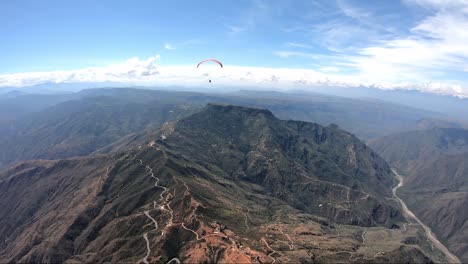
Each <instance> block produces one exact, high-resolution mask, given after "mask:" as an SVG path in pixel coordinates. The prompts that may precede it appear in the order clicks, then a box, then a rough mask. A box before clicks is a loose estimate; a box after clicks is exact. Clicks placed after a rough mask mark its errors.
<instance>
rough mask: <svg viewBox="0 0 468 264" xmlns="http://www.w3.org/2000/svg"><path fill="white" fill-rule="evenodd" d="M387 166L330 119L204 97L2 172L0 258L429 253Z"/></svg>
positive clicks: (398, 257)
mask: <svg viewBox="0 0 468 264" xmlns="http://www.w3.org/2000/svg"><path fill="white" fill-rule="evenodd" d="M394 185H396V181H395V178H394V175H393V173H392V171H391V168H390V167H389V166H388V164H387V163H386V162H385V161H384V160H383V159H382V158H380V157H379V155H378V154H376V153H375V152H374V151H373V150H372V149H370V148H369V147H367V146H366V145H365V144H364V143H363V142H362V141H361V140H360V139H358V138H357V137H355V136H354V135H352V134H350V133H348V132H345V131H343V130H341V129H340V128H339V127H338V126H336V125H328V126H322V125H319V124H316V123H308V122H303V121H291V120H280V119H278V118H277V117H275V116H274V115H273V113H272V112H270V111H268V110H264V109H257V108H248V107H240V106H233V105H220V104H209V105H207V106H205V107H203V108H200V109H198V110H196V111H194V112H193V113H192V114H189V115H186V116H185V117H181V118H178V119H176V120H174V121H167V122H166V123H165V124H163V125H162V127H161V128H159V129H147V130H143V131H141V132H139V133H135V134H132V135H129V136H126V137H123V138H121V139H120V140H118V141H117V142H115V143H114V144H111V145H109V146H107V147H106V148H102V149H100V150H99V151H97V152H96V153H95V154H91V155H87V156H82V157H75V158H66V159H61V160H33V161H25V162H20V163H17V164H16V165H14V166H12V167H10V168H8V169H6V170H4V171H3V172H1V173H0V208H2V209H1V210H0V226H1V227H2V228H1V229H0V237H2V238H3V241H1V242H0V260H1V261H2V262H65V263H77V262H86V263H88V262H93V263H95V262H119V261H121V262H143V263H149V262H168V261H171V260H172V261H176V262H177V261H182V262H197V263H198V262H234V263H239V262H243V263H247V262H252V263H253V262H260V263H274V262H276V261H278V262H302V263H328V262H356V263H363V262H386V263H395V262H411V263H413V262H418V263H421V262H431V261H444V260H445V259H444V256H443V254H441V253H440V252H438V251H437V250H435V249H433V248H431V244H430V243H429V242H428V240H427V239H426V238H425V237H424V233H423V232H422V231H421V229H420V228H418V227H417V226H410V225H406V224H405V219H404V217H403V216H402V214H401V211H400V209H399V205H398V203H397V201H396V200H395V199H394V198H393V196H392V187H393V186H394Z"/></svg>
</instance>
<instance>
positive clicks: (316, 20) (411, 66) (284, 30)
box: [0, 0, 468, 98]
mask: <svg viewBox="0 0 468 264" xmlns="http://www.w3.org/2000/svg"><path fill="white" fill-rule="evenodd" d="M150 2H151V1H150ZM175 4H177V3H175ZM0 5H1V4H0ZM226 5H233V6H232V8H230V10H231V9H232V10H233V11H232V12H230V13H226V12H225V11H224V9H223V8H221V7H219V5H213V7H212V6H211V5H210V4H206V6H208V7H209V8H212V9H213V11H217V12H218V13H219V14H218V13H217V14H218V15H216V16H213V17H210V18H209V19H211V20H219V21H218V22H219V23H217V22H216V21H215V22H214V23H210V24H206V23H204V22H203V21H202V22H200V25H198V24H196V23H194V24H193V25H191V26H192V27H193V33H194V35H193V36H192V35H190V34H187V32H182V31H184V30H182V29H181V27H180V26H179V27H176V26H172V27H170V26H168V29H167V30H168V31H171V32H172V34H171V35H168V36H169V37H168V38H161V39H160V40H158V41H159V42H158V41H156V43H159V44H158V45H159V48H158V49H157V50H154V49H153V50H151V51H150V50H148V52H147V53H150V52H151V54H154V53H158V54H160V55H156V56H154V55H145V54H147V53H143V55H141V56H139V57H134V54H119V56H117V57H126V58H129V57H133V58H131V59H128V60H124V59H120V62H115V60H113V62H112V63H107V64H106V63H104V65H102V64H101V65H98V66H92V67H89V66H86V64H84V65H83V66H82V67H79V68H78V69H76V70H70V69H67V70H49V69H47V70H42V69H43V68H41V67H37V68H38V69H39V70H37V71H24V70H23V71H21V70H19V71H16V72H19V73H11V72H9V73H3V74H2V73H1V72H2V69H3V68H5V66H4V67H2V64H0V87H2V86H16V87H22V86H30V85H35V84H40V83H46V82H54V83H74V82H88V83H89V82H96V83H99V82H117V83H124V84H128V85H148V86H151V85H182V86H198V85H200V84H203V83H205V82H206V81H207V79H213V82H214V83H216V84H217V85H226V86H228V85H229V86H249V87H252V86H258V87H268V88H277V89H289V88H297V87H301V88H306V87H310V88H311V89H312V88H313V87H314V86H341V87H357V86H367V87H375V88H381V89H414V90H420V91H425V92H431V93H438V94H445V95H453V96H458V97H466V98H468V45H466V43H468V1H464V0H402V1H401V2H397V1H379V2H375V1H369V2H367V1H350V0H337V1H301V0H297V1H282V0H278V1H267V0H252V1H247V0H246V1H234V2H232V3H231V2H229V4H226ZM206 6H205V8H206ZM239 6H240V7H239ZM217 8H220V10H217ZM227 8H229V7H227ZM178 12H179V11H178ZM0 20H1V19H0ZM151 22H152V23H156V22H158V21H151ZM147 23H148V21H143V22H142V25H143V24H147ZM161 23H163V22H161ZM207 25H208V26H207ZM206 27H213V28H209V29H206ZM200 28H203V29H205V30H207V31H209V32H212V34H210V35H208V36H206V35H203V34H200V32H199V30H197V29H200ZM142 30H143V31H144V29H142ZM179 31H181V32H180V34H177V32H179ZM174 32H175V33H174ZM0 33H1V32H0ZM7 33H8V32H7ZM7 35H8V34H7ZM182 35H184V36H183V37H185V38H183V37H182ZM109 38H111V37H109ZM171 38H172V39H171ZM144 40H145V39H142V40H141V41H144ZM151 41H153V43H154V41H155V40H154V39H151ZM1 45H4V44H0V48H2V46H1ZM109 45H110V44H109ZM114 45H118V44H114ZM122 45H123V44H122ZM137 47H138V46H137ZM7 48H8V47H7ZM10 49H11V48H10ZM141 49H142V50H145V49H148V47H146V46H145V45H141ZM3 50H4V49H3ZM10 51H11V50H10ZM13 51H14V50H13ZM3 52H5V51H3ZM80 52H83V53H86V52H87V51H86V50H80ZM102 52H103V54H106V53H105V50H103V51H102ZM0 55H3V54H1V52H0ZM64 56H65V57H66V55H64ZM70 56H71V55H70ZM211 56H215V57H217V58H219V59H221V60H222V61H223V62H224V63H225V68H223V69H222V70H219V69H217V68H212V67H209V66H208V67H203V68H202V69H196V68H195V66H194V65H195V64H196V62H197V60H201V59H203V58H205V57H211ZM7 58H8V57H7ZM31 58H33V57H31ZM140 58H141V59H140ZM70 60H71V61H72V60H73V58H72V57H70ZM103 60H104V61H105V58H103ZM18 61H21V60H20V59H18ZM13 62H14V60H11V63H13ZM18 63H20V62H18ZM31 63H33V61H31ZM44 63H47V61H45V62H44ZM52 64H53V63H52ZM38 65H39V64H38ZM20 66H21V65H20V64H18V65H16V68H19V69H22V68H21V67H20ZM49 67H51V66H49ZM67 67H68V68H73V65H67Z"/></svg>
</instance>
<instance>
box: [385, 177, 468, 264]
mask: <svg viewBox="0 0 468 264" xmlns="http://www.w3.org/2000/svg"><path fill="white" fill-rule="evenodd" d="M393 173H394V174H395V177H396V178H397V179H398V181H399V183H398V185H397V186H395V187H393V189H392V192H393V196H395V197H396V199H397V200H398V201H399V202H400V204H401V207H402V208H403V214H404V215H405V217H407V218H413V219H414V220H415V221H416V222H417V223H418V224H419V225H421V226H422V228H423V229H424V231H425V232H426V236H427V237H428V238H429V240H431V242H432V243H433V244H434V246H435V247H437V248H438V249H439V250H440V251H442V252H443V253H444V254H445V256H446V257H447V259H448V260H449V261H450V263H461V261H460V260H459V259H458V258H457V256H455V255H453V254H452V253H451V252H450V251H449V250H448V249H447V248H446V247H445V246H444V245H443V244H442V243H441V242H440V241H439V240H438V239H437V237H436V235H435V234H433V233H432V231H431V229H430V228H429V227H428V226H426V225H425V224H424V223H423V222H421V220H419V218H418V217H417V216H416V215H415V214H414V213H413V212H412V211H411V210H409V209H408V207H407V206H406V204H405V202H403V200H402V199H401V198H400V197H398V195H397V194H396V192H397V191H398V189H400V188H401V187H402V186H403V177H401V175H400V174H398V173H397V172H396V171H395V170H393Z"/></svg>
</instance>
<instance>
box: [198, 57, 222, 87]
mask: <svg viewBox="0 0 468 264" xmlns="http://www.w3.org/2000/svg"><path fill="white" fill-rule="evenodd" d="M209 61H211V62H214V63H217V64H219V66H221V68H223V67H224V66H223V63H221V62H220V61H219V60H216V59H206V60H202V61H200V62H199V63H198V64H197V69H198V68H199V67H200V65H202V64H203V63H205V62H209ZM208 82H209V83H211V79H210V80H208Z"/></svg>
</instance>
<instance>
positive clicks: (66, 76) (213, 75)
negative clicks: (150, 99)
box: [0, 56, 468, 97]
mask: <svg viewBox="0 0 468 264" xmlns="http://www.w3.org/2000/svg"><path fill="white" fill-rule="evenodd" d="M158 59H159V56H153V57H149V58H147V59H138V58H132V59H130V60H127V61H126V62H123V63H120V64H116V65H109V66H107V67H100V68H97V67H95V68H85V69H79V70H74V71H52V72H32V73H17V74H6V75H0V87H1V86H18V87H21V86H28V85H35V84H40V83H45V82H55V83H76V82H78V83H79V82H88V83H89V82H93V83H99V82H114V83H122V84H128V85H156V86H157V85H163V86H164V85H181V86H192V87H197V86H201V85H206V83H207V81H208V79H211V80H213V83H214V84H216V85H221V86H239V87H242V86H248V87H252V86H255V87H265V88H268V89H279V90H281V89H289V88H297V87H298V86H300V87H301V88H303V89H306V88H313V87H314V86H327V85H328V86H341V87H357V86H360V85H363V86H369V87H377V88H381V89H395V88H399V89H416V90H421V91H427V92H433V93H439V94H450V95H455V96H460V97H468V89H466V87H463V86H462V85H461V84H457V83H451V82H450V83H447V82H445V83H444V82H425V83H410V82H384V81H380V82H377V81H374V80H371V79H368V78H363V77H361V76H353V75H343V74H338V73H341V71H338V70H339V69H338V68H335V67H332V66H329V67H323V68H321V69H320V71H316V70H311V69H293V68H269V67H246V66H233V65H225V66H224V68H220V67H217V65H204V66H203V67H200V68H198V69H197V68H196V67H195V65H188V66H161V65H159V64H158ZM205 66H206V67H205Z"/></svg>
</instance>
